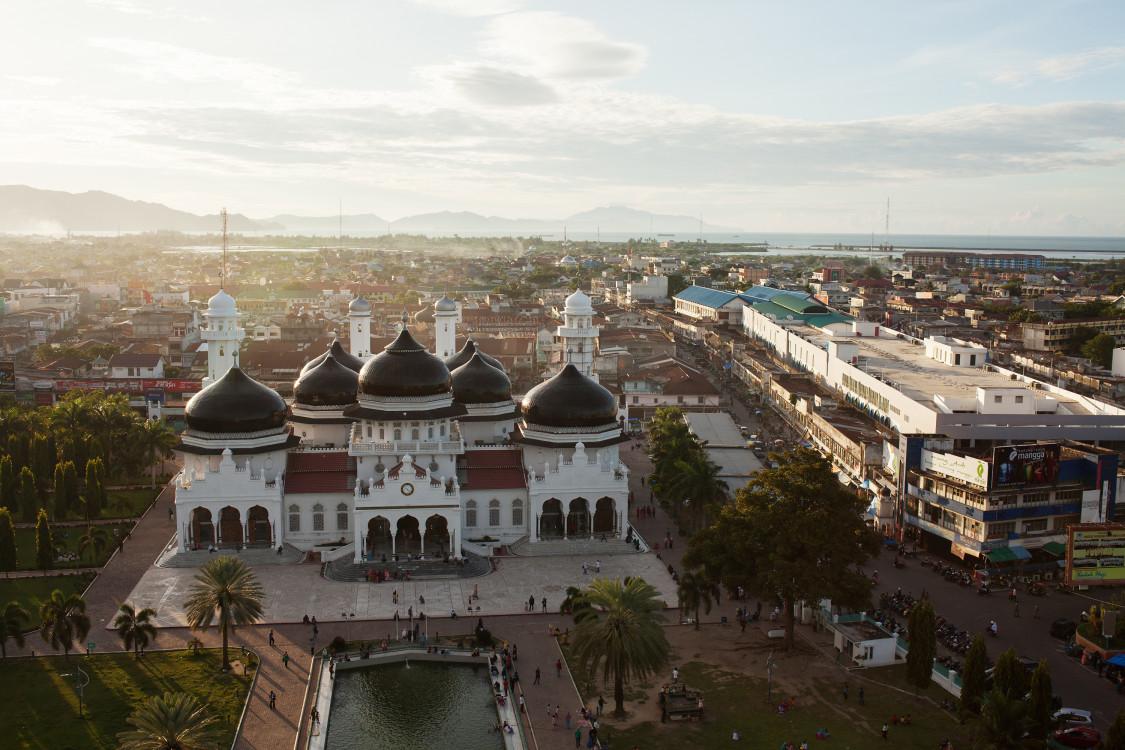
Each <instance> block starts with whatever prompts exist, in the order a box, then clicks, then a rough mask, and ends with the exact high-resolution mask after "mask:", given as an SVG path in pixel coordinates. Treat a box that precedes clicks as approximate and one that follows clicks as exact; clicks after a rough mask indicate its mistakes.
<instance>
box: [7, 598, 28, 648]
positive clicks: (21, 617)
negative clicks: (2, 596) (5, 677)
mask: <svg viewBox="0 0 1125 750" xmlns="http://www.w3.org/2000/svg"><path fill="white" fill-rule="evenodd" d="M30 618H31V615H29V614H28V613H27V610H26V609H24V608H23V607H21V606H20V603H19V602H8V603H7V605H5V606H4V610H3V611H2V612H0V654H3V656H4V658H5V659H7V658H8V639H9V638H11V639H12V640H13V641H15V643H16V648H23V633H24V631H25V630H27V621H28V620H29V619H30Z"/></svg>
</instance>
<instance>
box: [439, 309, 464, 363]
mask: <svg viewBox="0 0 1125 750" xmlns="http://www.w3.org/2000/svg"><path fill="white" fill-rule="evenodd" d="M459 317H460V316H459V315H458V314H457V303H456V302H454V301H453V300H451V299H449V297H448V295H447V296H443V297H442V298H441V299H439V300H438V301H437V302H435V303H434V350H435V351H434V354H436V355H437V356H438V357H439V358H440V359H446V358H448V357H452V356H453V355H454V354H456V353H457V323H458V318H459Z"/></svg>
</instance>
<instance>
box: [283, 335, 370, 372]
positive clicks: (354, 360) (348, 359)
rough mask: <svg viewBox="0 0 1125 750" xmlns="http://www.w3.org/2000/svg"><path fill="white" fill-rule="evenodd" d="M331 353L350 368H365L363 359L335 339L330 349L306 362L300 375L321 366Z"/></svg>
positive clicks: (358, 369) (356, 370)
mask: <svg viewBox="0 0 1125 750" xmlns="http://www.w3.org/2000/svg"><path fill="white" fill-rule="evenodd" d="M329 353H331V354H332V356H333V357H335V358H336V361H337V362H339V363H340V364H342V365H343V366H344V367H346V368H348V369H349V370H353V371H355V372H359V371H360V370H362V369H363V360H362V359H360V358H359V357H356V356H354V355H352V354H351V353H350V352H348V350H347V349H345V348H344V345H343V344H341V343H340V339H334V340H333V341H332V346H330V347H328V351H326V352H324V353H323V354H321V355H320V356H318V357H314V358H312V359H310V360H309V361H308V362H306V363H305V366H304V367H302V368H301V372H300V375H304V374H305V373H306V372H308V371H309V370H311V369H313V368H314V367H317V366H319V365H320V363H321V362H323V361H324V360H325V359H327V358H328V354H329ZM300 375H298V377H300Z"/></svg>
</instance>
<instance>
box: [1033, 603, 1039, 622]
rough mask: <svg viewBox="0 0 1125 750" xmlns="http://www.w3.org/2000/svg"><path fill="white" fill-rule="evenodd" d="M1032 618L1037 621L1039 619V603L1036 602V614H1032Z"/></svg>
mask: <svg viewBox="0 0 1125 750" xmlns="http://www.w3.org/2000/svg"><path fill="white" fill-rule="evenodd" d="M1032 617H1034V618H1035V619H1036V620H1038V619H1039V603H1038V602H1036V604H1035V612H1034V614H1032Z"/></svg>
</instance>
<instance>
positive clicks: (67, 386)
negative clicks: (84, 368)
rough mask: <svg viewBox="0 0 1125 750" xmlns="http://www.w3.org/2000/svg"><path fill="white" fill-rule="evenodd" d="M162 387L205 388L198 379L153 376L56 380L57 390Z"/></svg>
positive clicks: (179, 390) (137, 390) (124, 390)
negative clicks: (155, 377)
mask: <svg viewBox="0 0 1125 750" xmlns="http://www.w3.org/2000/svg"><path fill="white" fill-rule="evenodd" d="M150 388H152V389H155V388H161V389H163V390H165V391H171V392H172V393H197V392H198V391H201V390H203V383H201V382H200V381H198V380H155V379H151V378H120V379H110V380H56V381H55V390H57V391H71V390H79V391H111V392H115V393H144V392H146V391H147V390H148V389H150Z"/></svg>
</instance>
